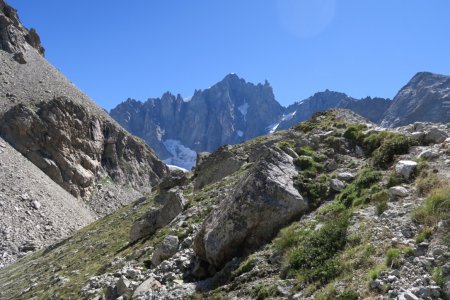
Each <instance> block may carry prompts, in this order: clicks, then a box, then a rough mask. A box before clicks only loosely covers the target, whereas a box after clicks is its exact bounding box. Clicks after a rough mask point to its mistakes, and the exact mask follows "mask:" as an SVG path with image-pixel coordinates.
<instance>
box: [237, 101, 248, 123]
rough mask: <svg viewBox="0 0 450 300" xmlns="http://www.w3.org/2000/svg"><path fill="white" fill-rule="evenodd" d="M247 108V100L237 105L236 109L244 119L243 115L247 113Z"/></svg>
mask: <svg viewBox="0 0 450 300" xmlns="http://www.w3.org/2000/svg"><path fill="white" fill-rule="evenodd" d="M248 108H249V105H248V103H247V102H245V103H244V104H242V105H241V106H239V107H238V110H239V111H240V112H241V114H242V115H243V116H244V120H245V116H246V115H247V112H248Z"/></svg>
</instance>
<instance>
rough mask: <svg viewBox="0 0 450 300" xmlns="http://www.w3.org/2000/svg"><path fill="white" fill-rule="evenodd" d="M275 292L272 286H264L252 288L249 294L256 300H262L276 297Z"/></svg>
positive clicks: (259, 285)
mask: <svg viewBox="0 0 450 300" xmlns="http://www.w3.org/2000/svg"><path fill="white" fill-rule="evenodd" d="M276 294H277V290H276V288H275V287H274V286H272V287H267V286H265V285H264V284H258V285H256V286H254V287H253V288H252V290H251V292H250V296H251V297H252V298H253V299H256V300H264V299H267V298H269V297H273V296H276Z"/></svg>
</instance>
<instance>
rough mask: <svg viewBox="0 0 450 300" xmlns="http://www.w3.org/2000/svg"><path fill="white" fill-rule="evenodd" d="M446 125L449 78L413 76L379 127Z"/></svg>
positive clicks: (449, 103) (449, 107) (449, 111)
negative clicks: (418, 123) (420, 123)
mask: <svg viewBox="0 0 450 300" xmlns="http://www.w3.org/2000/svg"><path fill="white" fill-rule="evenodd" d="M449 121H450V77H449V76H444V75H438V74H433V73H429V72H421V73H417V74H416V75H415V76H414V77H413V78H412V79H411V80H410V81H409V82H408V84H407V85H405V86H404V87H403V88H402V89H401V90H400V91H399V92H398V94H397V95H396V96H395V98H394V100H393V103H392V105H391V107H390V108H389V109H388V110H387V111H386V113H385V114H384V116H383V120H382V122H381V124H382V125H383V126H387V127H396V126H402V125H407V124H411V123H414V122H442V123H447V122H449Z"/></svg>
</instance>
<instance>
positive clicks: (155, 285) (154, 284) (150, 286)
mask: <svg viewBox="0 0 450 300" xmlns="http://www.w3.org/2000/svg"><path fill="white" fill-rule="evenodd" d="M161 287H162V285H161V283H160V282H159V281H158V280H156V279H154V278H153V277H150V278H148V279H147V280H145V281H144V282H143V283H141V285H139V286H138V287H137V289H136V290H135V291H134V293H133V297H132V299H138V298H140V297H142V296H145V294H147V293H148V292H151V291H155V290H159V289H160V288H161Z"/></svg>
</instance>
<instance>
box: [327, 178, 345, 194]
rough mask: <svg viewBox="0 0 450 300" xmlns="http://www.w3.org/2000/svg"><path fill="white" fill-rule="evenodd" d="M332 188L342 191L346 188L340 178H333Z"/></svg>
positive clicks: (331, 181)
mask: <svg viewBox="0 0 450 300" xmlns="http://www.w3.org/2000/svg"><path fill="white" fill-rule="evenodd" d="M330 188H331V189H332V190H333V191H335V192H340V191H342V190H343V189H345V183H343V182H342V181H340V180H339V179H331V180H330Z"/></svg>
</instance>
